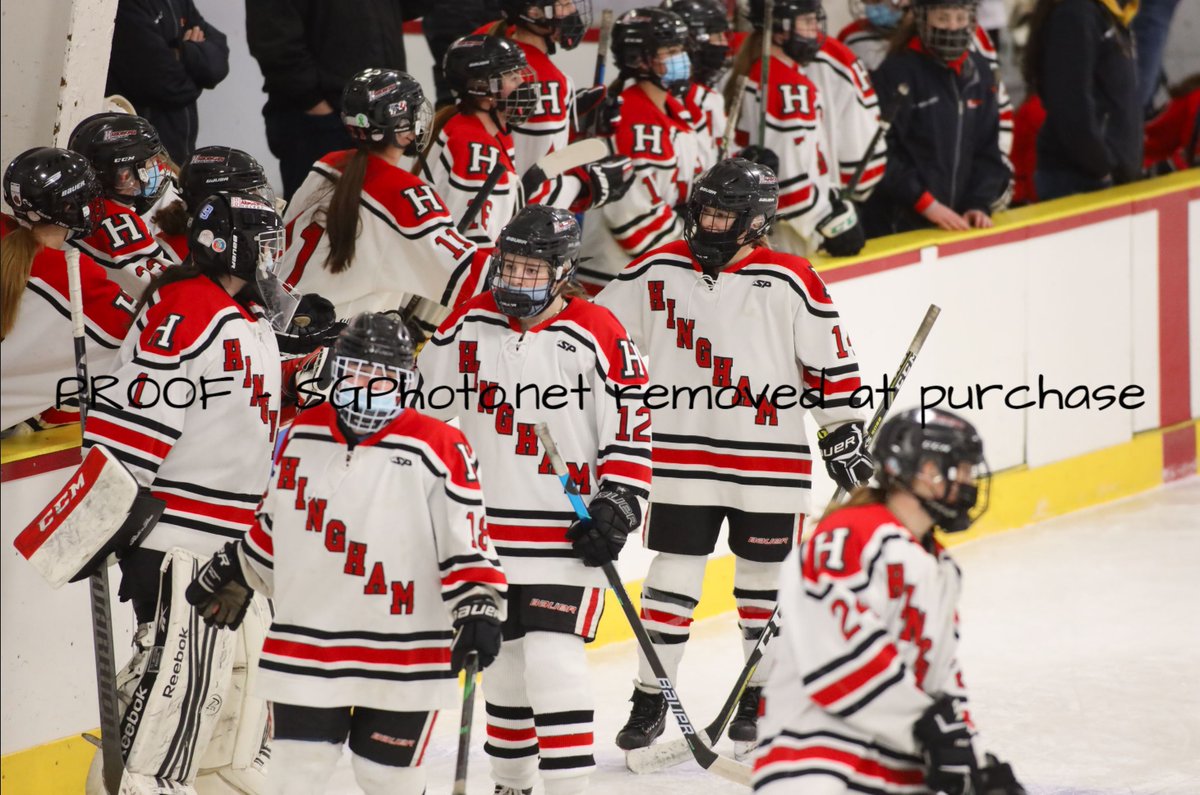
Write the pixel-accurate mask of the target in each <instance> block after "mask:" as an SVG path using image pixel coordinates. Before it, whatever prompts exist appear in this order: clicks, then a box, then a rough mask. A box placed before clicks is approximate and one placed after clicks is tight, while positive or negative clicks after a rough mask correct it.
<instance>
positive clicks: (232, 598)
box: [184, 541, 254, 629]
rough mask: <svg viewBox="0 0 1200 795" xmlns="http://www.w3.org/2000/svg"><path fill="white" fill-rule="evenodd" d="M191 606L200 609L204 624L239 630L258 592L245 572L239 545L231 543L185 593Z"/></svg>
mask: <svg viewBox="0 0 1200 795" xmlns="http://www.w3.org/2000/svg"><path fill="white" fill-rule="evenodd" d="M184 596H185V597H186V598H187V600H188V604H190V605H192V606H193V607H195V608H196V610H197V612H199V613H200V617H201V618H203V619H204V623H206V624H208V625H209V626H213V625H216V626H218V627H222V628H226V627H227V628H229V629H237V628H238V627H239V626H241V624H242V619H243V618H245V617H246V608H248V607H249V606H250V600H251V598H253V596H254V591H253V590H251V588H250V585H249V584H248V583H247V582H246V575H245V574H243V573H242V564H241V562H240V561H239V560H238V542H237V541H230V542H229V543H227V544H226V545H225V546H223V547H222V548H221V549H219V550H217V554H215V555H213V556H212V557H211V558H209V561H208V563H205V564H204V565H203V566H201V567H200V573H199V574H198V575H196V579H194V580H192V583H191V585H189V586H188V587H187V590H186V591H184Z"/></svg>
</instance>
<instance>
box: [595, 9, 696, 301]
mask: <svg viewBox="0 0 1200 795" xmlns="http://www.w3.org/2000/svg"><path fill="white" fill-rule="evenodd" d="M687 40H688V29H687V25H685V24H684V21H683V20H682V19H681V18H680V17H679V15H678V14H675V13H674V12H672V11H668V10H667V9H664V8H638V9H634V10H633V11H629V12H626V13H625V14H622V15H621V16H620V17H619V18H618V19H617V21H616V22H615V23H614V24H613V33H612V52H613V58H614V60H615V62H616V65H617V67H618V69H619V70H620V72H619V74H618V76H617V79H616V80H615V81H614V82H613V84H612V86H610V87H609V94H610V96H619V97H620V98H621V118H620V121H619V122H618V123H617V125H616V129H615V131H614V133H613V145H614V146H615V148H616V150H617V152H619V153H620V154H623V155H625V156H627V157H629V158H630V159H632V160H633V167H634V183H633V187H632V188H630V190H629V192H628V193H627V194H625V196H624V198H622V199H621V200H620V201H615V202H612V203H611V204H609V205H608V206H606V207H605V208H604V212H603V214H602V215H603V218H604V223H602V224H599V223H593V224H588V225H587V238H586V240H585V243H586V245H585V248H586V249H587V252H588V256H589V258H590V260H591V261H590V262H588V263H587V267H586V268H584V269H583V270H582V273H581V276H582V279H583V281H584V282H585V283H586V284H587V286H588V289H589V291H593V292H594V291H598V290H599V289H600V288H601V287H603V286H604V285H605V284H606V283H608V281H609V280H610V279H612V278H613V277H614V276H615V275H616V274H618V273H620V272H621V269H622V268H623V267H625V265H626V264H628V263H629V261H630V260H631V259H633V258H634V257H637V256H640V255H642V254H644V253H645V252H647V251H649V250H651V249H653V248H655V247H657V246H659V245H662V244H663V243H665V242H666V241H668V240H678V239H679V237H680V235H682V234H683V221H682V219H681V218H680V217H679V215H678V213H676V211H675V208H676V207H680V206H682V205H683V204H684V203H685V202H686V201H687V197H688V191H689V189H690V186H691V184H692V180H693V179H694V178H695V176H696V174H697V172H698V171H699V170H700V168H701V153H700V141H699V139H698V137H697V135H696V132H695V130H694V129H693V128H692V118H691V116H690V115H689V114H688V112H687V109H686V108H685V107H684V105H683V103H682V102H680V100H679V97H681V96H683V95H684V94H685V93H686V92H687V88H688V84H689V81H690V80H691V62H690V61H689V59H688V54H687V50H686V45H687ZM626 84H630V85H629V86H628V87H627V88H626V87H625V86H626Z"/></svg>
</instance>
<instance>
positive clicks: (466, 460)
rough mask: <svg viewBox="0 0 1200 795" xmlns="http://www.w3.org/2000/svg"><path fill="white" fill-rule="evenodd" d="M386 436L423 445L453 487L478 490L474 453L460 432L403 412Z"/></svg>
mask: <svg viewBox="0 0 1200 795" xmlns="http://www.w3.org/2000/svg"><path fill="white" fill-rule="evenodd" d="M386 433H387V434H397V435H400V436H407V437H409V438H410V439H415V440H417V441H419V442H422V443H423V444H425V445H426V446H427V447H428V448H429V449H430V450H432V451H433V454H434V455H435V456H437V458H438V460H439V462H440V463H441V466H442V467H443V468H444V469H445V470H446V471H447V472H449V473H450V479H451V481H452V482H453V483H454V485H456V486H458V487H460V488H468V489H478V488H479V474H478V472H477V471H476V469H477V464H476V461H475V451H474V450H472V449H471V443H470V442H468V441H467V437H466V436H464V435H463V433H462V431H460V430H459V429H458V428H455V427H453V426H451V425H447V424H446V423H444V422H442V421H441V420H438V419H434V418H433V417H430V416H429V415H428V414H422V413H421V412H419V411H417V410H416V409H411V408H410V409H405V410H404V411H403V412H402V413H401V414H400V416H399V417H397V418H396V419H394V420H392V422H391V424H390V425H388V426H387V429H386Z"/></svg>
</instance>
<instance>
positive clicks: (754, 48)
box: [723, 30, 766, 110]
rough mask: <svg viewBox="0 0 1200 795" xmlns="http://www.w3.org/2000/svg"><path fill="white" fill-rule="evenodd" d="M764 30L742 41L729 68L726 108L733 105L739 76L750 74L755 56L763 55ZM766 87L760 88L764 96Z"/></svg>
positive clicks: (757, 31)
mask: <svg viewBox="0 0 1200 795" xmlns="http://www.w3.org/2000/svg"><path fill="white" fill-rule="evenodd" d="M762 38H763V32H762V31H761V30H756V31H754V32H753V33H751V34H750V35H749V36H747V37H746V40H745V41H744V42H742V46H741V48H740V49H739V50H738V53H737V55H736V56H735V57H734V59H733V66H731V67H730V69H729V80H728V81H726V83H725V91H724V92H723V93H724V95H725V109H726V110H728V109H729V108H730V107H732V106H733V92H734V91H736V90H737V84H738V78H739V77H742V76H743V75H748V74H750V67H751V66H753V65H754V59H755V58H761V57H762V44H763V41H762ZM765 90H766V89H765V88H760V89H759V93H760V96H762V95H763V94H764V92H765Z"/></svg>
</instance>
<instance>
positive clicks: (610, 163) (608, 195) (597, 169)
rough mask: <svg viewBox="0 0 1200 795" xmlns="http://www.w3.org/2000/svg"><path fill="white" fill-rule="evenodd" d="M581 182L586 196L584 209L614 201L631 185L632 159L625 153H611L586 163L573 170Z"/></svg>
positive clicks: (627, 190)
mask: <svg viewBox="0 0 1200 795" xmlns="http://www.w3.org/2000/svg"><path fill="white" fill-rule="evenodd" d="M573 173H575V174H576V176H578V177H579V179H580V181H581V182H583V186H584V191H585V192H586V196H584V197H581V198H583V199H584V200H585V201H584V203H583V206H584V209H591V208H593V207H602V206H604V205H605V204H608V203H609V202H615V201H617V200H618V199H620V198H621V197H622V196H624V195H625V194H626V193H628V192H629V187H630V186H631V185H633V161H632V160H630V159H629V158H628V157H625V155H612V156H611V157H606V158H604V159H603V160H597V161H596V162H595V163H588V164H587V165H586V166H582V167H580V168H579V170H578V171H576V172H573Z"/></svg>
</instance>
